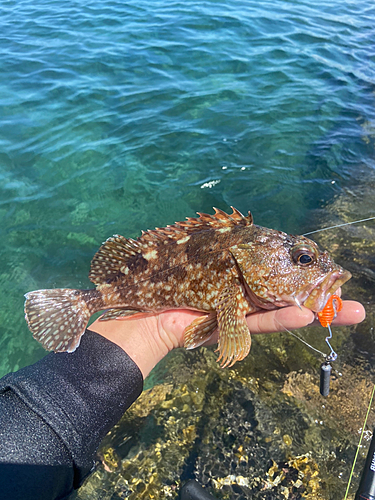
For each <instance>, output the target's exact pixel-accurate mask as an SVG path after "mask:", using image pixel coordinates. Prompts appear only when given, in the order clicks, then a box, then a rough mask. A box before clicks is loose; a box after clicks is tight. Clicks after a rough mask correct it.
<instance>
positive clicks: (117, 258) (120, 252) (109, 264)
mask: <svg viewBox="0 0 375 500" xmlns="http://www.w3.org/2000/svg"><path fill="white" fill-rule="evenodd" d="M140 252H141V248H140V246H139V245H138V243H137V241H135V240H132V239H126V238H124V237H123V236H120V235H118V234H115V235H114V236H111V237H110V238H108V240H107V241H105V242H104V243H103V245H102V246H101V247H100V248H99V250H98V251H97V252H96V254H95V255H94V257H93V259H92V261H91V268H90V274H89V279H90V280H91V281H92V282H93V283H95V285H99V284H102V283H106V282H108V281H111V279H113V278H115V277H116V276H117V275H118V274H119V272H120V271H121V268H122V267H123V266H126V265H127V262H128V261H129V259H131V258H132V257H134V255H136V254H139V253H140Z"/></svg>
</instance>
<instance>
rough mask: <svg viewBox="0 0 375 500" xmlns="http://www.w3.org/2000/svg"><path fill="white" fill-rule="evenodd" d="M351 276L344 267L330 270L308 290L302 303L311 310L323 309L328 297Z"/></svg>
mask: <svg viewBox="0 0 375 500" xmlns="http://www.w3.org/2000/svg"><path fill="white" fill-rule="evenodd" d="M351 277H352V275H351V273H350V272H349V271H346V270H345V269H341V270H336V271H333V272H331V273H330V274H329V275H328V276H327V277H326V278H325V279H324V280H323V281H322V282H321V283H319V284H318V285H317V286H316V287H314V288H313V289H312V290H311V291H310V292H309V295H308V297H307V299H306V300H305V301H304V302H303V305H304V306H305V307H307V308H308V309H311V311H313V312H319V311H321V310H322V309H324V306H325V305H326V303H327V300H328V299H329V297H330V296H331V295H333V294H334V293H335V292H336V290H337V289H338V288H340V286H342V285H343V284H344V283H346V282H347V281H348V280H350V278H351Z"/></svg>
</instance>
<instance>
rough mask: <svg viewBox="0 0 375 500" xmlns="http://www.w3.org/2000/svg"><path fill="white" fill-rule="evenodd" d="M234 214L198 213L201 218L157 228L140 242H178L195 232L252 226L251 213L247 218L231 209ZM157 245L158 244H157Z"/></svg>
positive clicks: (145, 234)
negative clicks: (166, 240) (167, 240)
mask: <svg viewBox="0 0 375 500" xmlns="http://www.w3.org/2000/svg"><path fill="white" fill-rule="evenodd" d="M231 209H232V211H233V213H231V214H227V213H225V212H224V211H223V210H220V208H215V207H214V210H215V214H214V215H210V214H205V213H200V212H198V215H199V217H186V221H182V222H176V223H175V224H173V225H171V226H166V227H163V228H159V227H157V228H156V229H152V230H150V231H147V232H145V233H143V234H142V236H141V238H140V239H139V240H140V242H142V243H146V242H149V241H153V242H155V243H156V242H157V241H158V240H165V239H166V238H168V239H171V240H175V239H176V240H178V239H180V238H183V237H184V236H185V235H186V236H187V235H190V234H192V233H194V232H198V231H203V230H204V229H221V228H224V227H235V226H251V225H252V224H253V216H252V215H251V213H250V212H249V213H248V215H247V216H245V215H242V214H241V212H240V211H239V210H237V209H236V208H234V207H231ZM156 244H157V243H156Z"/></svg>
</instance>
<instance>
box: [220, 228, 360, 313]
mask: <svg viewBox="0 0 375 500" xmlns="http://www.w3.org/2000/svg"><path fill="white" fill-rule="evenodd" d="M254 229H255V231H254V232H253V234H252V238H251V240H250V241H246V242H244V243H241V244H237V245H235V246H234V247H231V249H230V251H231V253H232V255H233V256H234V258H235V260H236V262H237V265H238V267H239V270H240V271H241V274H242V277H243V279H244V286H245V289H246V292H247V295H248V300H249V301H250V302H251V303H252V304H253V305H254V306H256V307H258V308H262V309H275V308H276V307H284V306H288V305H296V304H297V305H298V306H300V305H304V306H306V307H307V308H309V309H311V310H312V311H314V312H319V311H321V310H322V309H323V308H324V306H325V304H326V302H327V300H328V299H329V297H330V296H331V295H333V294H334V293H335V292H336V290H337V289H338V288H339V287H340V286H341V285H343V284H344V283H345V282H346V281H348V280H349V279H350V278H351V274H350V272H349V271H346V270H345V269H343V268H342V267H341V266H339V265H338V264H336V263H335V262H334V260H333V259H332V257H331V256H330V255H329V253H328V252H326V251H322V250H320V249H319V247H318V245H317V244H316V243H315V242H314V241H312V240H310V239H309V238H306V237H304V236H294V235H289V234H286V233H283V232H281V231H275V230H272V229H267V228H262V227H259V226H257V227H256V228H254Z"/></svg>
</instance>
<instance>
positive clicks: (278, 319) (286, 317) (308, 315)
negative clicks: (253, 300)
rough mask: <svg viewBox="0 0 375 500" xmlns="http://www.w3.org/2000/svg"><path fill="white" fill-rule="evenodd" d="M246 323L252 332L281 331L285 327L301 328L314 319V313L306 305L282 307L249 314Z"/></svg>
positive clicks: (290, 328) (291, 328)
mask: <svg viewBox="0 0 375 500" xmlns="http://www.w3.org/2000/svg"><path fill="white" fill-rule="evenodd" d="M246 320H247V324H248V326H249V330H250V332H251V333H252V334H257V333H272V332H282V331H284V330H285V328H287V329H288V330H293V329H295V328H302V327H304V326H307V325H309V324H310V323H311V322H312V321H314V313H313V312H312V311H310V309H307V308H306V307H301V309H300V308H299V307H297V306H290V307H283V308H282V309H275V310H273V311H266V312H265V311H260V312H257V313H254V314H250V315H249V316H248V317H247V318H246Z"/></svg>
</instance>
